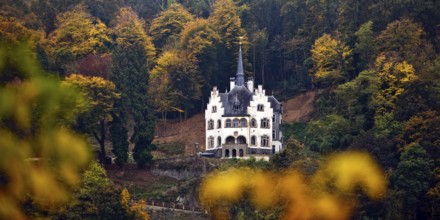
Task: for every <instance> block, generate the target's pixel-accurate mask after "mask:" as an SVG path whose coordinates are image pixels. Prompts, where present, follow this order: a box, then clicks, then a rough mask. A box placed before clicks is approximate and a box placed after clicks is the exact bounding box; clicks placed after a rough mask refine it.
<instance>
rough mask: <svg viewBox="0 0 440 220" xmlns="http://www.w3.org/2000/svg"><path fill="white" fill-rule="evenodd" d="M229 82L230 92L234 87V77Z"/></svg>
mask: <svg viewBox="0 0 440 220" xmlns="http://www.w3.org/2000/svg"><path fill="white" fill-rule="evenodd" d="M230 81H231V84H230V85H231V88H230V90H232V89H233V88H234V87H235V77H231V78H230Z"/></svg>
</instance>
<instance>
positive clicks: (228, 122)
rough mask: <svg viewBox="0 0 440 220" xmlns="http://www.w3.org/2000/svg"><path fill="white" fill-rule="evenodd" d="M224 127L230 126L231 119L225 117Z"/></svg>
mask: <svg viewBox="0 0 440 220" xmlns="http://www.w3.org/2000/svg"><path fill="white" fill-rule="evenodd" d="M226 127H227V128H230V127H231V119H226Z"/></svg>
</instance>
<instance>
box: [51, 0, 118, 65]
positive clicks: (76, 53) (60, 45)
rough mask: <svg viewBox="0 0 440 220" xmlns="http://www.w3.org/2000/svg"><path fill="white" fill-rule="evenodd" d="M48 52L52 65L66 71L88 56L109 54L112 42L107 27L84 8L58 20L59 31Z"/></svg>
mask: <svg viewBox="0 0 440 220" xmlns="http://www.w3.org/2000/svg"><path fill="white" fill-rule="evenodd" d="M48 38H49V42H48V45H47V50H48V53H49V55H50V56H49V57H50V58H51V62H52V63H53V64H54V65H56V66H57V67H58V68H61V69H62V70H63V71H65V73H66V71H69V68H72V67H68V66H67V65H68V64H71V63H72V62H74V61H75V60H77V59H79V58H82V57H85V56H86V55H87V54H90V53H93V54H96V53H104V52H106V51H108V47H107V46H108V45H109V43H110V42H111V39H110V36H109V31H108V29H107V27H106V25H105V24H104V23H102V22H101V21H100V20H99V19H97V18H94V17H92V16H91V15H90V14H89V12H88V11H87V10H86V9H85V8H84V6H82V5H78V6H76V7H75V8H73V9H72V10H70V11H67V12H64V13H61V14H59V15H58V16H57V22H56V29H55V30H54V32H52V33H51V34H50V35H49V37H48Z"/></svg>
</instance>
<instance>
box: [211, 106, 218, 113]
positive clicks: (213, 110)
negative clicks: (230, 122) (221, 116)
mask: <svg viewBox="0 0 440 220" xmlns="http://www.w3.org/2000/svg"><path fill="white" fill-rule="evenodd" d="M215 112H217V106H215V105H214V106H212V113H215Z"/></svg>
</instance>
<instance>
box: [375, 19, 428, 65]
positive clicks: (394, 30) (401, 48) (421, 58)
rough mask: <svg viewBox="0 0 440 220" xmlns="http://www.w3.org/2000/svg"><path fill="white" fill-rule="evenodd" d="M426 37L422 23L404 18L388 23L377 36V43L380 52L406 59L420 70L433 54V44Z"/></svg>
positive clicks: (402, 59)
mask: <svg viewBox="0 0 440 220" xmlns="http://www.w3.org/2000/svg"><path fill="white" fill-rule="evenodd" d="M424 37H425V32H424V30H423V27H422V26H421V25H420V24H417V23H415V22H414V21H412V20H411V19H408V18H403V19H401V20H396V21H394V22H392V23H390V24H388V25H387V28H386V29H385V30H383V31H382V32H380V34H379V35H378V36H377V37H376V39H375V45H376V48H377V51H378V52H379V53H383V54H385V56H387V57H394V58H395V59H398V61H400V62H402V61H406V62H408V63H409V64H411V65H413V66H414V67H415V68H416V69H417V70H419V71H420V70H423V69H424V67H425V63H426V61H427V60H428V59H430V56H431V54H433V51H432V45H431V44H430V43H429V42H427V41H426V40H425V39H424Z"/></svg>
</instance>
